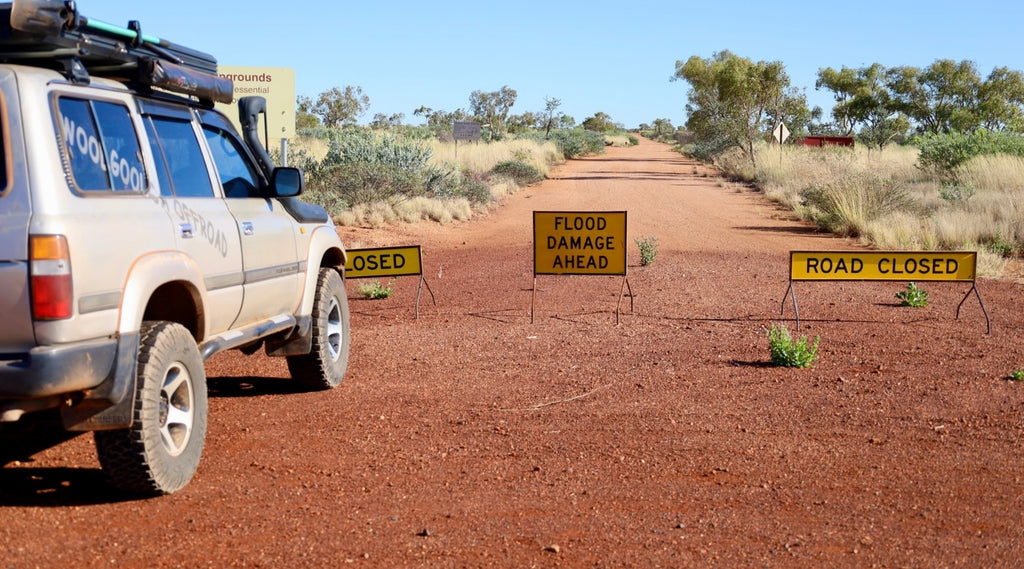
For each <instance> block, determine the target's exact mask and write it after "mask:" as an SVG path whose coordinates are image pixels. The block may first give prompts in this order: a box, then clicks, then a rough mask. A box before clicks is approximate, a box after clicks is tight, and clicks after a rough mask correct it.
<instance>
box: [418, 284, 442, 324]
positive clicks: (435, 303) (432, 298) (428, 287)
mask: <svg viewBox="0 0 1024 569" xmlns="http://www.w3.org/2000/svg"><path fill="white" fill-rule="evenodd" d="M424 285H426V287H427V292H429V293H430V301H431V302H433V303H434V306H437V299H436V298H434V291H432V290H430V283H428V282H427V279H426V277H424V276H423V275H420V284H419V286H417V287H416V320H419V319H420V292H421V291H422V290H423V286H424Z"/></svg>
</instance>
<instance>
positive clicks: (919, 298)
mask: <svg viewBox="0 0 1024 569" xmlns="http://www.w3.org/2000/svg"><path fill="white" fill-rule="evenodd" d="M896 298H897V299H898V300H899V301H900V306H913V307H914V308H921V307H922V306H927V304H928V291H926V290H924V289H922V288H918V286H917V284H916V283H913V282H909V283H907V290H901V291H900V292H897V293H896Z"/></svg>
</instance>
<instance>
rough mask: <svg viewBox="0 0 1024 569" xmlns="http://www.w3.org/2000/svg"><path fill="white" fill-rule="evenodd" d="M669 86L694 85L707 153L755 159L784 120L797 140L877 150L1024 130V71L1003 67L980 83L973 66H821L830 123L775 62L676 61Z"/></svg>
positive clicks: (693, 105) (691, 124)
mask: <svg viewBox="0 0 1024 569" xmlns="http://www.w3.org/2000/svg"><path fill="white" fill-rule="evenodd" d="M672 79H673V80H682V81H685V82H687V83H689V85H690V90H689V93H688V95H687V103H686V111H687V114H688V120H687V122H686V127H687V129H689V130H690V131H691V132H692V133H693V134H694V135H695V136H696V139H697V141H698V143H697V145H696V146H697V153H698V154H706V155H707V156H713V155H715V154H717V153H719V152H722V151H724V150H725V149H728V148H740V149H742V150H743V152H744V153H746V154H747V155H748V156H749V157H750V159H751V160H753V159H754V153H753V150H754V145H755V144H756V143H757V142H759V141H761V140H765V139H766V138H767V137H768V136H769V133H770V132H771V131H772V129H773V128H774V126H775V125H777V124H779V123H780V122H782V123H785V124H786V126H787V127H788V128H789V130H790V131H791V132H793V133H794V134H796V135H797V136H804V135H838V136H856V137H857V139H858V140H859V141H860V142H862V143H863V144H866V145H868V146H870V147H876V148H881V147H883V146H885V145H886V144H889V143H890V142H893V141H898V140H900V141H901V140H906V139H908V138H910V137H914V136H917V135H947V134H971V133H975V132H977V131H982V130H984V131H988V132H1003V133H1014V134H1020V133H1022V132H1024V74H1022V73H1021V72H1020V71H1016V70H1011V69H1009V68H1006V67H999V68H996V69H994V70H992V72H991V73H989V74H988V75H987V76H985V77H982V76H981V74H980V73H979V72H978V69H977V66H976V65H975V64H974V63H973V62H971V61H960V62H956V61H953V60H949V59H940V60H937V61H935V62H934V63H933V64H931V65H929V66H927V67H925V68H918V67H913V66H898V67H891V68H889V67H885V66H883V65H881V64H879V63H874V64H872V65H868V66H865V67H860V68H850V67H842V68H840V69H838V70H836V69H833V68H830V67H829V68H823V69H819V70H818V77H817V81H816V83H815V88H816V89H819V90H825V91H828V92H830V93H831V94H832V96H833V98H834V100H835V106H834V107H833V108H832V110H831V113H830V117H829V118H830V119H831V120H825V117H824V112H823V111H822V110H821V109H820V108H818V107H816V108H814V109H809V108H808V106H807V100H806V96H805V95H804V93H803V92H802V91H801V90H799V89H797V88H795V87H793V86H792V85H791V84H790V79H789V76H788V74H787V73H786V69H785V66H784V65H783V64H782V63H781V62H779V61H769V62H766V61H758V62H754V61H752V60H750V59H748V58H744V57H740V56H737V55H735V54H733V53H731V52H729V51H721V52H716V53H714V54H713V55H712V56H711V57H710V58H701V57H699V56H692V57H690V58H689V59H687V60H686V61H677V62H676V69H675V74H674V75H673V77H672Z"/></svg>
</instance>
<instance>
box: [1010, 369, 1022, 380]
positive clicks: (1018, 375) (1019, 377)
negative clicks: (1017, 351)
mask: <svg viewBox="0 0 1024 569" xmlns="http://www.w3.org/2000/svg"><path fill="white" fill-rule="evenodd" d="M1010 379H1011V380H1012V381H1024V369H1015V370H1013V373H1011V374H1010Z"/></svg>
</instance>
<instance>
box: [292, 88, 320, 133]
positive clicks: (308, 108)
mask: <svg viewBox="0 0 1024 569" xmlns="http://www.w3.org/2000/svg"><path fill="white" fill-rule="evenodd" d="M318 126H320V119H319V118H318V117H317V116H316V115H315V114H313V99H310V98H309V97H306V96H305V95H299V96H298V97H296V99H295V130H306V129H310V128H316V127H318Z"/></svg>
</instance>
